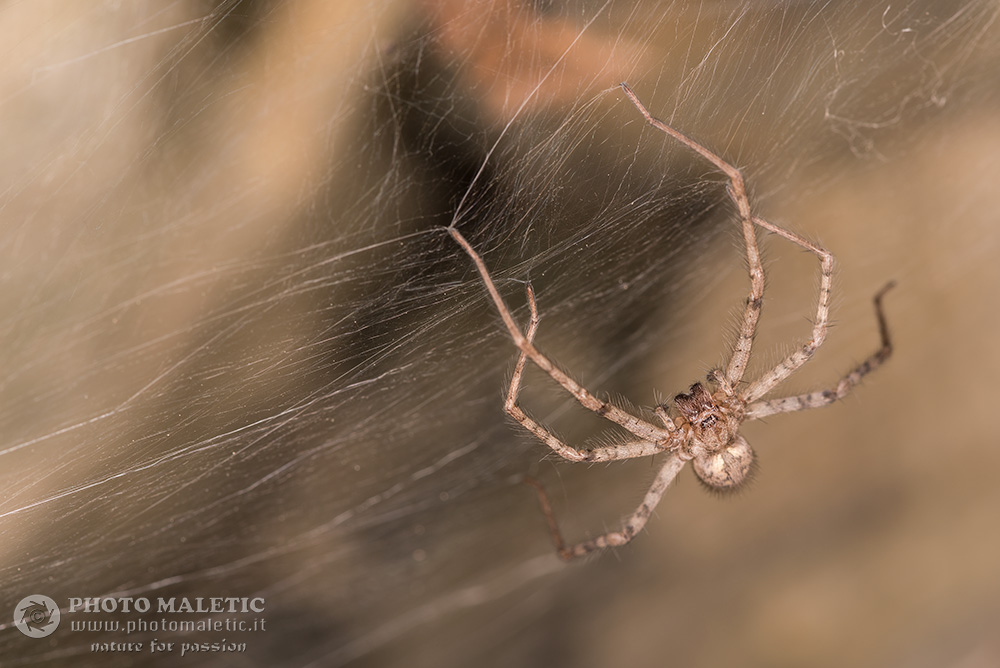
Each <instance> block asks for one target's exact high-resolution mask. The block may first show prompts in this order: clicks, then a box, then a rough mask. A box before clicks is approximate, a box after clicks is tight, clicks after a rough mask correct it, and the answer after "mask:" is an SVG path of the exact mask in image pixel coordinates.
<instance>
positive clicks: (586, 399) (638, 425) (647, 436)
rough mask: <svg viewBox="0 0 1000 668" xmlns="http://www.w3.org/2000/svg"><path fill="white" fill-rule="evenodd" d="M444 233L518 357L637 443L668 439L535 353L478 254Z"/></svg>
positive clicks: (658, 429)
mask: <svg viewBox="0 0 1000 668" xmlns="http://www.w3.org/2000/svg"><path fill="white" fill-rule="evenodd" d="M448 233H449V234H451V236H452V238H453V239H455V241H456V242H458V245H459V246H461V247H462V248H463V249H464V250H465V252H466V253H468V255H469V257H471V258H472V261H473V262H474V263H475V265H476V269H477V270H478V271H479V275H480V277H481V278H482V279H483V284H484V285H485V286H486V291H487V292H489V295H490V298H491V299H492V300H493V304H494V305H495V306H496V309H497V312H498V313H499V314H500V318H501V319H502V320H503V323H504V325H505V326H506V327H507V331H508V332H510V336H511V338H512V339H513V340H514V345H516V346H517V347H518V348H519V349H520V350H521V352H522V353H524V354H525V355H526V356H527V357H528V358H529V359H530V360H531V361H532V362H534V363H535V365H537V366H538V368H540V369H541V370H542V371H544V372H545V373H547V374H549V376H551V377H552V379H553V380H554V381H556V382H557V383H559V384H560V385H562V386H563V388H565V389H566V391H567V392H569V393H570V394H572V395H573V397H574V398H575V399H576V400H577V401H578V402H579V403H580V405H582V406H583V407H584V408H586V409H587V410H590V411H593V412H594V413H597V414H598V415H600V416H601V417H603V418H606V419H607V420H610V421H611V422H614V423H615V424H617V425H619V426H621V427H623V428H625V429H626V430H627V431H629V432H631V433H632V434H634V435H635V436H637V437H638V438H639V439H641V440H643V441H652V442H659V441H663V440H664V439H666V438H669V437H670V433H669V432H667V431H666V430H665V429H663V428H661V427H657V426H656V425H653V424H650V423H648V422H646V421H645V420H641V419H639V418H637V417H636V416H634V415H632V414H630V413H628V412H626V411H624V410H622V409H620V408H618V407H617V406H614V405H612V404H609V403H607V402H605V401H601V400H600V399H598V398H597V397H595V396H594V395H593V394H591V393H590V392H589V391H588V390H587V389H586V388H584V387H583V386H581V385H580V384H579V383H577V382H576V381H575V380H573V379H572V378H570V377H569V376H568V375H566V374H565V373H564V372H563V371H562V370H561V369H559V368H558V367H556V366H555V365H554V364H553V363H552V362H551V361H549V359H548V358H547V357H546V356H545V355H543V354H542V353H541V352H539V350H538V349H537V348H535V346H534V344H533V343H532V342H531V341H529V340H528V339H527V338H526V337H525V336H524V334H522V333H521V330H520V329H518V327H517V324H515V323H514V317H513V316H512V315H511V314H510V310H509V309H508V308H507V305H506V304H505V303H504V301H503V298H501V297H500V293H499V291H497V288H496V286H495V285H494V284H493V279H492V278H491V277H490V273H489V271H488V270H487V269H486V264H485V263H484V262H483V259H482V258H481V257H479V254H478V253H476V251H475V250H473V248H472V246H470V245H469V242H468V241H466V240H465V237H463V236H462V233H461V232H459V231H458V229H457V228H455V227H449V228H448ZM525 418H526V419H527V416H525ZM522 424H524V425H525V426H526V427H528V423H526V422H522ZM528 429H531V427H528ZM532 431H534V430H532ZM560 454H561V453H560Z"/></svg>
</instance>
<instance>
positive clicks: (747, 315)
mask: <svg viewBox="0 0 1000 668" xmlns="http://www.w3.org/2000/svg"><path fill="white" fill-rule="evenodd" d="M621 87H622V90H623V91H625V94H626V95H627V96H628V98H629V99H630V100H631V101H632V104H634V105H635V107H636V109H638V110H639V113H641V114H642V116H643V118H645V119H646V122H647V123H649V124H650V125H652V126H653V127H654V128H656V129H657V130H660V131H661V132H665V133H666V134H668V135H670V136H671V137H673V138H674V139H676V140H677V141H679V142H681V143H682V144H684V145H685V146H687V147H688V148H690V149H691V150H692V151H694V152H695V153H697V154H698V155H700V156H701V157H703V158H705V159H706V160H708V161H709V162H711V163H712V164H713V165H715V167H716V168H717V169H718V170H719V171H721V172H722V173H724V174H725V175H726V176H727V177H729V187H728V188H727V189H726V190H727V191H728V192H729V197H730V198H731V199H732V200H733V202H734V203H735V204H736V209H737V210H738V211H739V214H740V223H741V225H742V227H743V243H744V245H745V247H746V252H747V265H748V266H749V271H750V294H749V296H748V297H747V305H746V308H745V309H744V311H743V322H742V324H741V326H740V334H739V337H738V338H737V340H736V343H735V344H734V345H733V353H732V355H731V356H730V358H729V364H728V365H727V367H726V376H725V379H726V380H727V381H728V383H729V384H730V385H733V386H735V385H736V384H737V383H739V382H740V380H742V379H743V374H744V373H745V372H746V367H747V363H748V362H749V361H750V349H751V348H752V347H753V338H754V335H755V334H756V332H757V321H758V320H760V311H761V306H762V305H763V300H764V267H763V265H762V264H761V261H760V249H759V248H758V247H757V232H756V228H755V227H754V222H755V219H754V218H753V216H752V214H751V213H750V199H749V198H748V197H747V189H746V184H745V182H744V180H743V174H742V173H741V172H740V170H738V169H737V168H736V167H734V166H733V165H731V164H729V163H728V162H726V161H725V160H723V159H722V158H720V157H719V156H718V155H716V154H715V153H713V152H712V151H710V150H709V149H707V148H706V147H704V146H702V145H701V144H699V143H698V142H696V141H694V140H693V139H691V138H690V137H688V136H687V135H685V134H683V133H682V132H679V131H677V130H675V129H674V128H672V127H670V126H669V125H667V124H666V123H664V122H663V121H661V120H659V119H658V118H655V117H654V116H653V115H652V114H650V113H649V110H648V109H646V107H645V105H643V104H642V102H640V101H639V98H638V97H636V94H635V93H634V92H632V89H631V88H629V86H628V84H626V83H622V84H621Z"/></svg>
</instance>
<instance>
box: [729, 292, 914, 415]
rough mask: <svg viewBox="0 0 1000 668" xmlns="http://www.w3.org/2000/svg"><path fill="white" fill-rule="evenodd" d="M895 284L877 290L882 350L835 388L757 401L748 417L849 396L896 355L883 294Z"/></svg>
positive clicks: (820, 403) (787, 411) (823, 403)
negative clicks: (863, 379) (890, 335)
mask: <svg viewBox="0 0 1000 668" xmlns="http://www.w3.org/2000/svg"><path fill="white" fill-rule="evenodd" d="M894 285H895V283H894V282H892V281H890V282H889V283H887V284H886V285H885V287H883V288H882V289H881V290H879V291H878V292H877V293H876V294H875V299H874V302H875V317H876V318H878V329H879V335H880V337H881V339H882V345H881V346H880V347H879V349H878V350H876V351H875V352H874V353H872V355H871V356H870V357H869V358H868V359H866V360H865V361H864V362H862V363H861V364H859V365H858V366H857V367H856V368H855V369H854V370H853V371H851V372H850V373H849V374H847V375H846V376H844V377H843V378H841V379H840V382H838V383H837V385H836V386H835V387H834V388H833V389H830V390H822V391H820V392H810V393H808V394H800V395H799V396H797V397H783V398H781V399H770V400H768V401H756V402H754V403H752V404H750V405H749V406H747V412H746V419H748V420H756V419H759V418H762V417H767V416H768V415H774V414H775V413H791V412H793V411H801V410H806V409H808V408H819V407H820V406H826V405H828V404H832V403H833V402H834V401H837V400H838V399H843V398H844V397H845V396H847V394H848V393H849V392H850V391H851V390H852V389H853V388H854V386H855V385H857V384H858V383H860V382H861V379H862V378H864V377H865V376H867V375H868V374H869V373H871V372H872V371H874V370H875V369H877V368H879V367H880V366H882V364H883V363H884V362H885V361H886V360H887V359H889V356H890V355H892V340H891V339H890V338H889V326H888V325H887V324H886V320H885V313H884V312H883V311H882V297H883V296H884V295H885V293H886V292H888V291H889V290H890V289H891V288H892V287H893V286H894Z"/></svg>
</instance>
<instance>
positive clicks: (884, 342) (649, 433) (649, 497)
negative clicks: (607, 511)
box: [448, 83, 893, 561]
mask: <svg viewBox="0 0 1000 668" xmlns="http://www.w3.org/2000/svg"><path fill="white" fill-rule="evenodd" d="M621 87H622V90H623V91H624V92H625V94H626V95H627V96H628V98H629V99H630V100H631V101H632V104H634V105H635V107H636V108H637V109H638V110H639V112H640V113H641V114H642V116H643V118H645V120H646V122H648V123H649V124H650V125H652V126H653V127H655V128H657V129H658V130H661V131H662V132H664V133H666V134H668V135H670V136H671V137H673V138H674V139H676V140H677V141H679V142H681V143H682V144H684V145H685V146H687V147H688V148H690V149H691V150H693V151H694V152H696V153H697V154H698V155H700V156H702V157H703V158H705V159H706V160H708V161H709V162H711V163H712V164H713V165H714V166H715V167H716V168H718V169H719V171H721V172H723V173H724V174H725V175H726V176H727V177H728V178H729V185H728V189H727V190H728V193H729V196H730V198H731V199H732V200H733V202H734V203H735V205H736V209H737V211H738V213H739V216H740V224H741V227H742V231H743V240H744V245H745V249H746V256H747V263H748V265H749V273H750V292H749V295H748V297H747V300H746V306H745V308H744V311H743V319H742V323H741V326H740V331H739V335H738V336H737V339H736V342H735V343H734V345H733V349H732V352H731V354H730V356H729V361H728V363H727V364H726V368H725V369H717V370H713V371H711V372H710V373H709V374H708V376H707V378H706V382H705V383H704V384H703V383H695V384H694V385H692V386H691V388H690V389H689V390H688V393H686V394H678V395H677V396H675V397H674V399H673V405H672V406H670V405H667V404H661V405H659V406H657V407H656V409H655V411H654V412H655V415H656V417H657V419H658V420H659V422H660V424H653V423H652V422H649V421H647V420H644V419H642V418H639V417H637V416H635V415H632V414H631V413H629V412H627V411H625V410H623V409H621V408H619V407H617V406H614V405H612V404H610V403H608V402H605V401H602V400H600V399H598V398H597V397H596V396H594V394H593V393H591V392H590V391H589V390H587V389H586V388H584V387H583V386H581V385H580V384H579V383H577V382H576V381H575V380H573V379H572V378H571V377H570V376H569V375H567V374H566V373H565V372H563V371H562V370H561V369H559V368H558V367H556V366H555V365H554V364H553V363H552V362H551V361H550V360H549V359H548V358H547V357H546V356H545V355H544V354H542V353H541V352H540V351H539V350H538V348H536V347H535V344H534V338H535V333H536V332H537V330H538V323H539V316H538V307H537V304H536V303H535V295H534V291H533V290H532V288H531V286H530V285H528V286H527V297H528V307H529V309H530V312H531V321H530V323H529V325H528V330H527V333H526V334H525V333H523V332H522V331H521V329H520V328H519V327H518V325H517V323H516V322H515V321H514V318H513V316H512V315H511V313H510V310H509V309H508V308H507V305H506V304H505V303H504V301H503V298H502V297H501V296H500V292H499V290H497V287H496V285H495V284H494V282H493V279H492V277H491V276H490V273H489V270H488V269H487V268H486V264H485V263H484V262H483V259H482V258H481V257H480V256H479V254H478V253H477V252H476V251H475V250H474V249H473V248H472V246H471V245H470V244H469V242H468V241H467V240H466V239H465V237H464V236H462V233H461V232H459V231H458V229H457V228H455V227H449V228H448V232H449V234H451V236H452V238H453V239H454V240H455V241H456V242H457V243H458V244H459V246H461V247H462V249H463V250H464V251H465V252H466V253H467V254H468V255H469V257H470V258H471V259H472V261H473V263H474V264H475V266H476V270H477V271H478V272H479V275H480V278H481V279H482V282H483V285H484V286H485V287H486V291H487V293H488V294H489V296H490V298H491V300H492V301H493V304H494V306H495V307H496V309H497V312H498V313H499V314H500V318H501V319H502V320H503V323H504V326H505V327H506V328H507V331H508V332H509V333H510V336H511V339H512V340H513V341H514V345H515V346H517V348H518V349H519V350H520V355H519V357H518V360H517V364H516V365H515V367H514V374H513V376H512V377H511V383H510V387H509V389H508V391H507V397H506V401H505V402H504V410H505V411H506V412H507V413H508V414H509V415H510V416H511V417H512V418H514V419H515V420H517V421H518V422H519V423H520V424H521V425H522V426H523V427H524V428H525V429H527V430H528V431H529V432H531V433H532V434H533V435H534V436H535V437H536V438H538V440H540V441H542V442H543V443H545V444H546V445H547V446H549V448H551V449H552V450H553V451H554V452H556V453H557V454H559V455H560V456H561V457H563V458H564V459H568V460H570V461H574V462H604V461H617V460H621V459H632V458H636V457H645V456H648V455H655V454H659V453H666V459H665V460H664V462H663V463H662V465H661V467H660V470H659V472H658V473H657V474H656V477H655V478H654V480H653V483H652V485H651V486H650V488H649V491H647V492H646V495H645V497H644V498H643V501H642V503H641V504H640V505H639V507H638V508H636V510H635V511H634V512H633V513H632V514H631V515H630V516H629V517H628V518H627V519H626V520H625V521H624V522H623V523H622V526H621V527H620V528H619V529H618V530H616V531H610V532H607V533H604V534H602V535H600V536H597V537H596V538H592V539H590V540H585V541H582V542H579V543H576V544H572V545H567V544H566V542H565V541H564V540H563V537H562V534H561V533H560V531H559V527H558V524H557V522H556V520H555V516H554V514H553V512H552V507H551V504H550V503H549V500H548V496H547V495H546V493H545V490H544V488H543V487H542V486H541V484H540V483H539V482H538V481H536V480H534V479H531V478H527V479H526V482H527V483H528V484H530V485H532V486H533V487H534V488H535V489H536V491H537V493H538V499H539V503H540V505H541V507H542V511H543V513H544V515H545V517H546V521H547V522H548V525H549V530H550V532H551V534H552V540H553V542H554V543H555V546H556V550H557V551H558V553H559V556H560V557H562V558H563V559H565V560H567V561H568V560H571V559H573V558H575V557H581V556H584V555H586V554H589V553H590V552H593V551H595V550H599V549H602V548H606V547H613V546H618V545H624V544H626V543H628V542H629V541H631V540H632V538H634V537H635V535H636V534H637V533H638V532H639V531H640V530H642V528H643V527H644V526H645V524H646V522H647V520H648V519H649V517H650V515H651V514H652V512H653V510H654V509H655V508H656V505H657V504H658V503H659V502H660V499H661V498H662V497H663V494H664V492H666V490H667V488H668V487H669V486H670V484H671V483H672V482H673V480H674V478H676V477H677V474H678V473H680V471H681V469H682V468H683V467H684V465H685V464H686V463H687V462H688V461H691V462H692V466H693V468H694V471H695V474H696V475H697V476H698V478H699V479H700V480H701V481H702V482H703V483H704V484H705V485H707V486H708V487H710V488H712V489H716V490H720V491H729V490H733V489H736V488H737V487H739V486H740V485H741V484H742V483H744V482H745V481H746V480H747V479H748V477H749V475H750V473H751V470H752V468H753V464H754V452H753V449H752V448H751V447H750V445H749V444H748V443H747V441H746V439H744V438H743V437H742V436H741V435H740V434H739V429H740V426H741V425H742V424H743V422H745V421H747V420H755V419H758V418H762V417H766V416H768V415H774V414H776V413H787V412H792V411H798V410H804V409H807V408H817V407H819V406H825V405H827V404H830V403H832V402H834V401H836V400H837V399H841V398H843V397H844V396H846V395H847V394H848V393H849V392H850V390H851V389H852V388H853V387H854V386H856V385H857V384H858V383H859V382H860V381H861V379H862V378H863V377H864V376H865V375H867V374H869V373H871V372H872V371H874V370H875V369H877V368H878V367H879V366H880V365H881V364H883V363H884V362H885V361H886V360H887V359H888V358H889V356H890V355H891V354H892V343H891V341H890V338H889V328H888V326H887V324H886V319H885V315H884V313H883V310H882V297H883V296H884V294H885V293H886V291H887V290H889V289H890V288H891V287H892V286H893V283H891V282H890V283H889V284H887V285H886V286H885V287H883V288H882V289H881V290H880V291H879V292H878V293H877V294H876V295H875V298H874V304H875V315H876V319H877V321H878V327H879V334H880V337H881V345H880V347H879V348H878V350H876V351H875V353H873V354H872V355H871V356H870V357H869V358H868V359H866V360H865V361H864V362H862V363H861V364H860V365H859V366H858V367H856V368H855V369H853V370H852V371H851V372H850V373H848V374H847V375H846V376H844V377H843V378H841V379H840V381H839V382H838V383H837V384H836V385H835V386H833V388H832V389H828V390H824V391H819V392H811V393H808V394H803V395H800V396H793V397H784V398H779V399H763V397H764V396H765V395H766V394H768V393H769V392H770V391H771V390H773V389H774V388H775V387H777V386H778V385H779V384H780V383H781V382H782V381H784V380H785V379H786V378H788V377H789V376H790V375H792V374H793V373H794V372H795V371H796V370H798V369H799V368H800V367H801V366H802V365H804V364H805V363H806V362H808V361H809V360H810V359H811V358H812V356H813V355H814V354H815V352H816V350H817V349H818V348H819V347H820V346H821V345H822V344H823V341H824V340H825V338H826V334H827V330H828V327H829V324H828V321H829V310H830V293H831V285H832V281H833V255H831V254H830V252H829V251H827V250H825V249H824V248H821V247H820V246H818V245H816V244H814V243H812V242H810V241H807V240H806V239H804V238H802V237H800V236H799V235H797V234H795V233H793V232H790V231H788V230H786V229H784V228H782V227H779V226H777V225H775V224H774V223H771V222H768V221H767V220H764V219H763V218H760V217H758V216H756V215H754V214H753V213H752V212H751V207H750V201H749V198H748V196H747V192H746V186H745V183H744V180H743V175H742V174H741V173H740V171H739V170H738V169H737V168H736V167H734V166H732V165H731V164H729V163H727V162H726V161H724V160H723V159H722V158H720V157H719V156H717V155H716V154H714V153H712V152H711V151H710V150H708V149H707V148H705V147H704V146H702V145H701V144H699V143H697V142H695V141H694V140H692V139H690V138H688V137H687V136H686V135H684V134H682V133H680V132H678V131H677V130H675V129H673V128H672V127H670V126H668V125H667V124H665V123H663V122H662V121H660V120H658V119H656V118H654V117H653V116H652V115H651V114H650V113H649V111H647V109H646V108H645V106H643V104H642V103H641V102H640V101H639V99H638V98H637V97H636V95H635V93H633V92H632V89H631V88H629V87H628V85H626V84H624V83H623V84H622V85H621ZM757 227H761V228H764V229H765V230H767V231H769V232H772V233H774V234H777V235H778V236H780V237H783V238H784V239H787V240H788V241H790V242H792V243H794V244H796V245H798V246H800V247H802V248H804V249H805V250H807V251H809V252H811V253H813V254H815V255H816V256H817V257H818V258H819V261H820V287H819V299H818V306H817V309H816V317H815V321H814V325H813V330H812V335H811V337H810V338H809V339H808V340H807V341H806V342H805V343H804V344H802V345H801V346H800V347H799V348H797V349H796V350H794V351H793V352H792V353H791V354H790V355H789V356H788V357H786V358H785V359H784V360H782V361H781V362H780V363H779V364H778V365H777V366H775V367H774V368H772V369H770V370H769V371H766V372H765V373H764V374H763V375H761V376H760V377H759V378H757V379H756V380H753V381H751V382H749V383H743V376H744V374H745V372H746V367H747V364H748V362H749V360H750V353H751V348H752V345H753V339H754V335H755V333H756V330H757V323H758V320H759V318H760V312H761V307H762V305H763V298H764V269H763V266H762V264H761V260H760V251H759V249H758V246H757V236H756V228H757ZM528 360H530V361H531V362H532V363H533V364H535V365H536V366H537V367H538V368H539V369H541V370H542V371H544V372H545V373H547V374H548V375H549V376H550V377H551V378H552V379H553V380H554V381H555V382H556V383H558V384H559V385H561V386H562V387H563V388H564V389H565V390H566V391H567V392H569V393H570V394H571V395H572V396H573V398H574V399H576V401H577V402H579V403H580V404H581V405H582V406H583V407H584V408H586V409H588V410H590V411H593V412H594V413H596V414H597V415H599V416H601V417H603V418H605V419H606V420H609V421H611V422H613V423H615V424H616V425H618V426H619V427H621V428H623V429H624V430H625V431H627V432H629V433H630V434H631V435H632V440H629V441H627V442H624V443H620V444H615V445H608V446H602V447H596V448H592V449H579V448H576V447H573V446H571V445H568V444H566V443H565V442H563V441H562V440H560V439H559V437H557V436H556V435H554V434H553V433H552V432H551V431H549V430H548V429H547V428H546V427H545V426H543V425H541V424H540V423H538V422H536V421H535V420H534V419H532V418H531V417H530V416H528V415H527V414H526V413H525V412H524V411H523V410H522V409H521V407H520V406H519V405H518V402H517V399H518V393H519V391H520V387H521V380H522V377H523V374H524V369H525V365H526V364H527V362H528ZM741 384H743V385H745V386H744V387H742V389H740V387H741Z"/></svg>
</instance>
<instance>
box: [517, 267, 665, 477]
mask: <svg viewBox="0 0 1000 668" xmlns="http://www.w3.org/2000/svg"><path fill="white" fill-rule="evenodd" d="M525 292H527V294H528V307H529V308H530V309H531V322H530V324H529V325H528V334H527V336H526V337H525V338H526V339H527V341H528V343H531V342H532V341H534V339H535V332H536V331H538V306H537V305H536V304H535V291H534V290H533V289H532V288H531V284H528V285H527V286H526V288H525ZM527 360H528V355H527V353H525V352H521V354H520V356H519V357H518V358H517V364H516V365H515V366H514V375H513V376H511V378H510V387H509V388H508V389H507V400H506V401H505V402H504V410H505V411H507V414H508V415H510V416H511V417H512V418H514V419H515V420H517V421H518V422H520V423H521V426H523V427H524V428H525V429H527V430H528V431H530V432H531V433H532V434H534V435H535V437H536V438H538V440H540V441H542V442H543V443H545V445H547V446H549V447H550V448H552V449H553V450H554V451H555V452H556V453H557V454H559V455H560V456H561V457H563V458H564V459H569V460H570V461H574V462H607V461H615V460H619V459H632V458H635V457H645V456H647V455H655V454H656V453H658V452H663V450H664V447H663V446H662V445H657V444H656V443H654V442H652V441H632V442H628V443H620V444H616V445H611V446H605V447H600V448H594V449H592V450H578V449H576V448H574V447H573V446H571V445H567V444H566V443H564V442H563V441H561V440H559V437H557V436H556V435H555V434H553V433H552V432H550V431H549V430H548V429H546V428H545V427H543V426H542V425H540V424H539V423H537V422H535V421H534V420H532V419H531V418H530V417H528V416H527V415H526V414H525V412H524V411H523V410H521V407H520V406H518V405H517V395H518V393H519V392H520V390H521V378H522V377H523V376H524V365H525V363H526V362H527Z"/></svg>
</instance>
